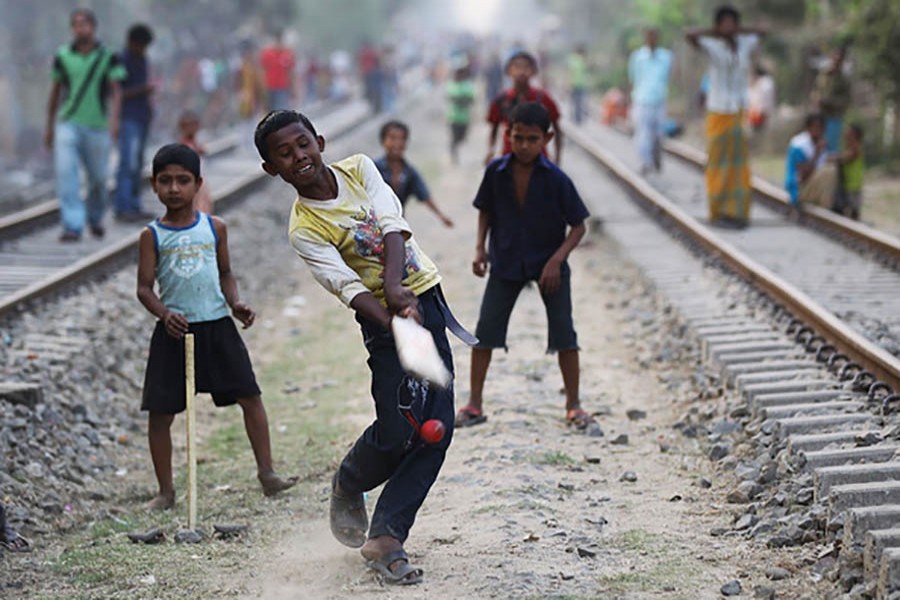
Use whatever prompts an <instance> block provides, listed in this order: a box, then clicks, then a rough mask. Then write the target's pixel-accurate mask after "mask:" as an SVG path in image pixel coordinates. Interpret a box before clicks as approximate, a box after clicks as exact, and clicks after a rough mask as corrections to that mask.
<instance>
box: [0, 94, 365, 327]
mask: <svg viewBox="0 0 900 600" xmlns="http://www.w3.org/2000/svg"><path fill="white" fill-rule="evenodd" d="M370 116H371V112H370V111H369V110H368V108H366V109H364V110H362V109H361V110H360V112H359V114H355V115H351V116H350V117H348V118H347V120H346V121H345V122H341V123H338V124H337V126H336V127H334V128H330V129H329V130H328V132H329V137H330V139H332V140H333V139H337V138H340V137H343V136H345V135H347V134H349V133H351V132H352V131H353V130H354V129H355V128H356V127H357V126H359V125H361V124H362V123H364V122H365V121H366V119H368V118H369V117H370ZM268 177H269V176H268V175H267V174H266V173H264V172H263V171H262V169H259V168H257V169H255V170H254V171H253V172H250V173H247V174H246V175H244V176H242V177H240V178H239V179H238V180H237V181H235V182H233V183H231V184H230V185H228V186H226V187H225V188H224V189H223V190H222V191H221V192H217V193H216V195H217V199H216V207H217V208H226V207H227V206H229V205H231V204H234V203H235V202H236V201H237V200H239V199H240V198H241V197H243V196H244V195H245V194H246V192H247V191H249V189H250V188H252V187H253V186H255V185H256V184H258V183H261V182H262V181H264V180H266V179H267V178H268ZM140 234H141V230H140V229H137V230H136V231H134V233H131V234H129V235H126V236H125V237H123V238H122V239H120V240H117V241H115V242H112V243H111V244H110V245H108V246H105V247H104V248H102V249H100V250H97V251H96V252H94V253H92V254H89V255H88V256H85V257H83V258H81V259H79V260H78V261H76V262H74V263H72V264H71V265H68V266H66V267H64V268H62V269H60V270H58V271H55V272H54V273H52V274H51V275H48V276H46V277H44V278H43V279H40V280H38V281H35V282H34V283H32V284H30V285H28V286H26V287H24V288H21V289H19V290H17V291H16V292H13V293H12V294H9V295H7V296H4V297H3V298H0V316H3V315H5V314H7V313H11V312H12V311H13V310H15V309H16V308H18V307H20V306H23V305H24V303H26V302H29V301H32V300H36V299H38V298H41V297H43V296H46V295H48V294H51V293H53V292H55V291H57V290H59V289H61V288H63V287H64V286H66V285H68V284H71V283H72V282H75V281H78V280H81V279H83V278H85V277H86V276H88V275H90V274H92V273H94V272H96V271H98V270H100V269H103V268H104V267H106V266H107V265H108V264H110V263H112V262H114V261H116V260H119V259H122V258H124V257H126V256H127V255H128V253H130V252H134V251H135V250H137V244H138V239H139V238H140Z"/></svg>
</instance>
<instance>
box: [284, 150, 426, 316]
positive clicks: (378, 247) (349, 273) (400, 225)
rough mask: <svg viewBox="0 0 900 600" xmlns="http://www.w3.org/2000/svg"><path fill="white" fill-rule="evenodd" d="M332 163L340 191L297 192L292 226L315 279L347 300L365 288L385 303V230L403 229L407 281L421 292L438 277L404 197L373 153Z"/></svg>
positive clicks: (294, 242) (294, 243)
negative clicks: (316, 195) (325, 195)
mask: <svg viewBox="0 0 900 600" xmlns="http://www.w3.org/2000/svg"><path fill="white" fill-rule="evenodd" d="M329 168H330V169H331V170H332V172H333V173H334V175H335V179H336V180H337V184H338V193H337V197H336V198H334V199H332V200H313V199H309V198H304V197H302V196H301V197H298V198H297V200H295V201H294V205H293V207H292V208H291V221H290V225H289V227H288V236H289V237H290V241H291V245H292V246H293V247H294V250H296V252H297V254H298V255H299V256H300V258H302V259H303V260H304V261H305V262H306V263H307V265H309V267H310V269H311V270H312V273H313V276H314V277H315V278H316V281H318V282H319V283H320V284H321V285H322V286H323V287H324V288H325V289H326V290H328V291H329V292H331V293H332V294H334V295H335V296H337V297H338V298H340V299H341V301H343V302H344V304H347V305H348V306H349V304H350V301H351V300H353V298H354V297H355V296H356V295H357V294H360V293H362V292H371V293H372V294H373V295H374V296H375V297H376V298H378V300H380V301H381V303H382V304H385V300H384V287H383V284H384V281H383V279H382V277H381V274H382V272H383V271H384V236H385V235H386V234H388V233H392V232H399V233H402V234H403V236H404V237H405V238H406V264H405V267H404V270H403V286H404V287H406V288H409V289H410V290H412V291H413V293H415V294H416V295H420V294H422V293H423V292H425V291H427V290H429V289H431V288H432V287H434V286H435V285H437V284H438V283H440V281H441V276H440V274H439V273H438V270H437V267H436V266H435V265H434V263H433V262H431V259H429V258H428V257H427V256H426V255H425V253H424V252H422V250H421V249H420V248H419V245H418V244H416V241H415V240H414V239H413V238H412V231H410V228H409V224H408V223H407V222H406V220H405V219H404V218H403V213H402V207H401V205H400V200H398V199H397V196H396V194H394V191H393V190H392V189H391V187H390V186H389V185H388V184H386V183H385V182H384V180H383V179H382V178H381V174H380V173H379V172H378V168H377V167H376V166H375V163H374V162H372V159H371V158H369V157H368V156H365V155H363V154H356V155H354V156H350V157H348V158H345V159H344V160H342V161H339V162H336V163H333V164H331V165H330V166H329Z"/></svg>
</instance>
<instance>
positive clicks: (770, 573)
mask: <svg viewBox="0 0 900 600" xmlns="http://www.w3.org/2000/svg"><path fill="white" fill-rule="evenodd" d="M790 576H791V572H790V571H788V570H787V569H784V568H782V567H776V566H771V567H768V568H767V569H766V577H767V578H768V579H771V580H772V581H781V580H782V579H787V578H788V577H790Z"/></svg>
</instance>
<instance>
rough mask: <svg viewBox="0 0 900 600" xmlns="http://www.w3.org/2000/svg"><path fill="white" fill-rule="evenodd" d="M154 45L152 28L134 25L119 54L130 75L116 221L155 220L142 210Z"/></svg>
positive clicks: (125, 91) (125, 85) (124, 91)
mask: <svg viewBox="0 0 900 600" xmlns="http://www.w3.org/2000/svg"><path fill="white" fill-rule="evenodd" d="M152 41H153V32H152V31H151V30H150V28H149V27H147V26H146V25H143V24H137V25H132V27H131V28H130V29H129V30H128V37H127V38H126V42H125V50H123V51H122V52H121V53H120V54H119V61H120V62H121V63H122V66H123V67H125V71H126V72H127V73H128V74H127V76H126V77H125V80H124V81H122V117H121V124H120V125H119V168H118V171H117V172H116V195H115V198H114V200H113V208H114V209H115V213H116V219H117V220H119V221H125V222H133V221H146V220H147V219H152V218H153V216H154V215H153V214H150V213H147V212H144V210H143V209H142V208H141V183H142V179H143V170H144V147H145V146H146V145H147V134H148V132H149V130H150V121H151V120H152V119H153V109H152V107H151V106H150V97H151V96H152V95H153V91H154V87H153V84H152V83H150V67H149V65H148V64H147V47H148V46H149V45H150V43H151V42H152Z"/></svg>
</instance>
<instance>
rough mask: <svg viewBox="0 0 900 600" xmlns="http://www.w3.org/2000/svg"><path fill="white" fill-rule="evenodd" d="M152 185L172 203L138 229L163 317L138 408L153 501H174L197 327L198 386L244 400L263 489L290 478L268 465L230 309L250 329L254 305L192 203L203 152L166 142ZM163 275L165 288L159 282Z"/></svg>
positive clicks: (144, 291)
mask: <svg viewBox="0 0 900 600" xmlns="http://www.w3.org/2000/svg"><path fill="white" fill-rule="evenodd" d="M152 183H153V191H154V192H155V193H156V195H157V196H159V200H160V202H162V203H163V204H164V205H165V207H166V214H165V215H164V216H163V217H160V218H158V219H156V220H155V221H152V222H151V223H149V224H148V225H147V227H146V228H145V229H144V230H143V231H142V232H141V237H140V242H139V264H138V285H137V296H138V299H139V300H140V301H141V304H143V305H144V307H145V308H146V309H147V310H148V311H150V313H151V314H153V315H154V316H155V317H157V318H158V319H159V321H157V323H156V329H155V330H154V331H153V337H152V339H151V341H150V355H149V358H148V360H147V372H146V375H145V378H144V394H143V401H142V403H141V410H146V411H148V412H149V413H150V416H149V425H148V436H149V440H150V455H151V457H152V459H153V468H154V469H155V471H156V479H157V482H158V483H159V493H158V494H157V496H156V497H155V498H154V499H153V500H152V501H151V502H150V506H149V507H150V508H151V509H159V510H161V509H168V508H172V507H173V506H174V505H175V487H174V484H173V482H172V438H171V434H170V431H169V430H170V428H171V426H172V421H174V419H175V415H176V414H177V413H180V412H181V411H183V410H184V409H185V400H184V344H183V342H182V338H183V337H184V334H186V333H193V334H194V338H195V339H194V346H195V349H196V350H195V351H196V354H195V367H194V370H195V375H196V386H197V391H198V392H207V393H210V394H212V398H213V402H214V403H215V405H216V406H229V405H232V404H239V405H240V407H241V410H243V412H244V424H245V427H246V429H247V437H249V438H250V445H251V447H252V448H253V455H254V457H255V458H256V467H257V472H258V477H259V482H260V483H261V484H262V488H263V493H265V495H266V496H272V495H274V494H277V493H278V492H280V491H282V490H285V489H287V488H289V487H291V486H293V485H294V484H295V483H296V482H297V478H296V477H291V478H289V479H282V478H280V477H278V475H276V474H275V471H274V469H273V468H272V452H271V447H270V443H269V423H268V419H267V418H266V409H265V407H264V406H263V403H262V399H261V398H260V391H259V386H257V384H256V377H255V376H254V374H253V367H252V366H251V364H250V356H249V354H248V353H247V348H246V347H245V346H244V342H243V340H241V336H240V334H239V333H238V331H237V328H236V327H235V326H234V321H232V320H231V318H230V316H229V307H230V309H231V311H230V312H231V314H232V315H233V316H234V318H235V319H237V320H238V321H240V322H241V323H242V324H243V326H244V328H245V329H246V328H247V327H250V326H251V325H252V324H253V321H254V320H255V318H256V313H254V312H253V309H252V308H250V306H248V305H247V304H246V303H244V302H241V301H240V300H239V298H238V289H237V280H236V279H235V277H234V274H233V273H232V272H231V261H230V258H229V255H228V234H227V230H226V228H225V222H224V221H222V220H221V219H219V218H218V217H213V216H210V215H208V214H206V213H202V212H200V211H197V210H195V209H194V196H195V195H196V194H197V191H198V190H199V189H200V186H201V185H202V184H203V179H202V178H201V177H200V157H199V156H198V154H197V153H196V152H194V151H193V150H191V149H190V148H188V147H187V146H185V145H184V144H169V145H167V146H163V147H162V148H160V150H159V152H157V153H156V156H154V157H153V181H152ZM154 282H158V283H159V294H157V293H156V292H155V291H154V290H153V284H154Z"/></svg>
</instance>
